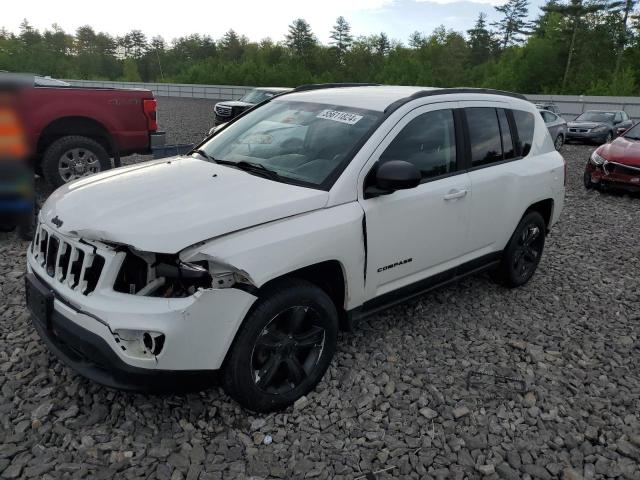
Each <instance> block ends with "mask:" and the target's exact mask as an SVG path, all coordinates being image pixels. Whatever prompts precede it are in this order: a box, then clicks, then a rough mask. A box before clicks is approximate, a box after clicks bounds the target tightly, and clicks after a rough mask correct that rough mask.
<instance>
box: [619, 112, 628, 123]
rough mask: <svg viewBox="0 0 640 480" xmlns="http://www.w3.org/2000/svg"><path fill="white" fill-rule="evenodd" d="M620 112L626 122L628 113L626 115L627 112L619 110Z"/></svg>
mask: <svg viewBox="0 0 640 480" xmlns="http://www.w3.org/2000/svg"><path fill="white" fill-rule="evenodd" d="M621 113H622V121H624V122H626V121H627V120H629V115H627V112H621Z"/></svg>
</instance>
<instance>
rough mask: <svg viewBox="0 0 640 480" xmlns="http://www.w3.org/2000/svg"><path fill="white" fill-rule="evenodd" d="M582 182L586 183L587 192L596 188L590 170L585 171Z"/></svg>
mask: <svg viewBox="0 0 640 480" xmlns="http://www.w3.org/2000/svg"><path fill="white" fill-rule="evenodd" d="M582 181H583V182H584V188H586V189H587V190H591V189H592V188H593V187H594V185H593V182H592V181H591V172H590V171H589V170H586V169H585V171H584V175H583V176H582Z"/></svg>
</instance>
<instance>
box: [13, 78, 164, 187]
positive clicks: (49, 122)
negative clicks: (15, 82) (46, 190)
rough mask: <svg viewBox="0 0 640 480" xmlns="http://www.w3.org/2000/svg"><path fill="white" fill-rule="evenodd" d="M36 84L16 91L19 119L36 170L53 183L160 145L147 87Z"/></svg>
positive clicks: (97, 169)
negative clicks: (19, 96) (118, 87)
mask: <svg viewBox="0 0 640 480" xmlns="http://www.w3.org/2000/svg"><path fill="white" fill-rule="evenodd" d="M61 83H62V86H39V85H38V82H35V86H34V87H33V88H27V89H24V90H22V92H21V99H20V100H21V101H20V105H21V109H22V119H23V121H24V126H25V129H26V138H27V143H28V145H29V150H30V155H29V156H30V158H31V159H32V161H33V166H34V169H35V170H36V172H37V173H41V174H43V175H44V177H45V178H46V180H47V181H48V182H49V183H50V184H51V185H53V186H54V187H58V186H60V185H62V184H64V183H66V182H69V181H71V180H75V179H76V178H80V177H83V176H86V175H90V174H92V173H97V172H100V171H102V170H106V169H109V168H111V166H112V162H111V160H110V159H111V158H113V165H115V166H116V167H118V166H120V157H121V156H123V155H129V154H132V153H142V154H145V153H151V148H152V147H156V146H161V145H163V144H164V141H165V134H164V132H158V131H157V130H158V123H157V119H156V100H155V98H154V96H153V93H152V92H151V91H149V90H137V89H114V88H91V87H72V86H65V85H64V82H61Z"/></svg>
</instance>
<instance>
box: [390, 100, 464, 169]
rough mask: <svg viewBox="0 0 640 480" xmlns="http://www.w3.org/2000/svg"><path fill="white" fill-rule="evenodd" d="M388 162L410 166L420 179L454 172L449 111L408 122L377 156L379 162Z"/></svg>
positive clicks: (454, 139)
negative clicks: (408, 163) (395, 161)
mask: <svg viewBox="0 0 640 480" xmlns="http://www.w3.org/2000/svg"><path fill="white" fill-rule="evenodd" d="M390 160H405V161H407V162H410V163H413V164H414V165H415V166H416V167H417V168H418V170H420V172H421V173H422V178H428V177H435V176H438V175H444V174H445V173H449V172H453V171H455V169H456V137H455V130H454V126H453V111H451V110H437V111H434V112H428V113H423V114H422V115H420V116H418V117H416V118H414V119H413V120H411V121H410V122H409V123H408V124H407V125H406V126H405V127H404V128H403V129H402V131H401V132H400V133H399V134H398V135H397V136H396V138H394V139H393V141H392V142H391V143H390V144H389V146H388V147H387V149H386V150H385V151H384V153H383V154H382V155H381V156H380V161H381V162H388V161H390Z"/></svg>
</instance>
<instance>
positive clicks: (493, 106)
mask: <svg viewBox="0 0 640 480" xmlns="http://www.w3.org/2000/svg"><path fill="white" fill-rule="evenodd" d="M463 105H464V106H465V108H464V113H465V118H466V124H467V132H468V142H469V150H468V152H467V155H468V158H467V167H468V168H469V177H470V180H471V189H472V192H473V194H472V198H471V202H470V205H471V207H470V212H469V219H470V220H469V232H470V233H469V240H468V244H467V250H468V251H469V252H470V254H471V255H472V256H473V257H474V258H480V257H484V256H487V258H490V257H491V256H492V255H493V254H494V253H496V252H498V251H499V250H501V249H502V248H503V247H504V245H503V244H502V243H503V241H504V239H505V238H509V236H510V235H511V233H510V232H512V231H513V228H514V227H515V225H513V219H510V218H507V217H508V216H509V215H510V212H511V208H510V207H511V206H510V205H509V202H508V199H509V198H515V197H514V195H516V192H513V191H512V190H511V186H512V184H513V182H512V181H511V180H512V179H513V178H514V177H516V176H517V175H518V165H517V163H518V162H516V161H514V160H517V159H518V158H519V157H520V156H521V155H520V152H519V151H518V150H523V149H525V150H526V152H528V149H530V148H531V140H530V139H529V140H528V142H529V143H528V145H525V146H523V147H519V146H517V145H516V144H515V142H514V137H513V136H512V132H511V130H512V126H511V123H512V122H510V121H509V115H510V114H509V113H508V110H505V109H504V108H503V106H502V105H501V104H498V103H493V102H492V103H485V104H484V105H482V106H479V105H478V102H475V103H473V102H469V103H465V104H463ZM521 113H522V114H523V115H525V116H526V119H527V121H528V124H529V127H530V129H531V136H532V135H533V127H534V124H535V119H534V117H533V114H532V113H529V112H521Z"/></svg>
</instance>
